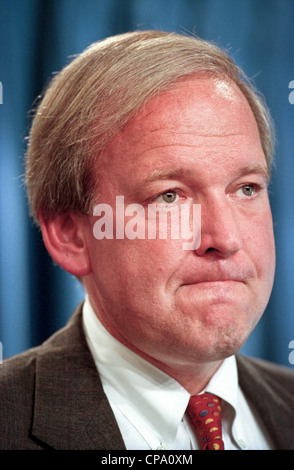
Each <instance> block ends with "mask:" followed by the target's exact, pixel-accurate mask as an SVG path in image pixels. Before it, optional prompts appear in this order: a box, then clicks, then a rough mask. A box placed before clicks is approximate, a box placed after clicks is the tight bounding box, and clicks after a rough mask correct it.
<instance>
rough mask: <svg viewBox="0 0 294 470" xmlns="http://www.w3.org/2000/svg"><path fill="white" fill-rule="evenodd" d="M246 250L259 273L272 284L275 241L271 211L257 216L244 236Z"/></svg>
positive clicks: (260, 276)
mask: <svg viewBox="0 0 294 470" xmlns="http://www.w3.org/2000/svg"><path fill="white" fill-rule="evenodd" d="M244 240H245V246H246V251H247V253H248V254H249V256H250V258H251V261H252V262H253V263H254V265H255V268H256V271H257V275H258V277H259V278H261V279H265V280H266V282H268V283H269V284H272V282H273V277H274V272H275V262H276V255H275V241H274V233H273V224H272V216H271V213H270V211H267V212H265V213H264V214H262V216H261V217H256V218H254V219H253V220H252V221H251V224H250V226H249V227H248V232H247V236H246V237H245V238H244Z"/></svg>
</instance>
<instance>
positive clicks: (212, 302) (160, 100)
mask: <svg viewBox="0 0 294 470" xmlns="http://www.w3.org/2000/svg"><path fill="white" fill-rule="evenodd" d="M99 181H100V196H99V199H98V201H97V202H98V203H100V204H102V203H105V204H108V205H110V206H112V208H113V214H114V234H115V230H116V224H115V204H116V196H123V197H124V204H125V207H127V206H128V205H130V204H134V203H135V204H140V205H141V206H143V207H144V208H146V214H147V206H148V205H149V204H151V205H155V206H158V205H159V206H161V205H165V206H167V205H169V204H171V203H172V204H173V205H178V206H179V207H180V205H182V204H186V205H187V204H188V205H189V207H190V208H191V207H192V205H193V204H201V213H202V216H201V244H200V246H199V247H198V248H197V249H195V250H185V249H183V240H181V239H172V238H171V237H168V239H148V237H145V238H144V239H134V240H132V239H129V238H127V237H124V238H123V239H102V240H97V239H96V238H95V237H94V235H93V227H94V224H95V222H96V221H97V217H95V216H93V215H91V216H88V219H87V225H86V227H87V228H86V234H87V235H86V236H87V243H88V250H89V255H90V258H91V269H92V272H91V274H90V275H89V276H87V277H86V278H85V285H86V288H87V291H88V293H89V297H90V301H91V303H92V306H93V308H94V310H95V312H96V314H97V316H98V317H99V318H100V320H101V321H102V323H103V324H104V326H105V327H106V328H107V329H108V330H109V331H110V333H111V334H112V335H113V336H115V337H116V338H117V339H119V340H120V341H122V342H123V343H124V344H126V345H127V346H128V347H130V348H131V349H134V350H135V351H137V352H138V353H139V354H141V355H143V356H144V357H147V359H149V360H150V359H151V360H152V361H154V360H155V361H159V363H162V364H165V365H167V366H169V365H170V366H171V367H172V365H183V366H184V365H185V364H193V363H194V364H196V363H203V362H210V361H219V360H221V359H223V358H224V357H227V356H229V355H231V354H233V353H235V352H236V351H237V350H239V349H240V347H241V346H242V345H243V343H244V342H245V340H246V339H247V337H248V335H249V334H250V332H251V331H252V329H253V328H254V326H255V325H256V323H257V321H258V320H259V318H260V316H261V315H262V313H263V311H264V309H265V307H266V304H267V302H268V299H269V296H270V292H271V288H272V283H273V277H274V265H275V250H274V238H273V230H272V218H271V211H270V206H269V200H268V194H267V165H266V160H265V156H264V153H263V151H262V148H261V143H260V138H259V134H258V130H257V126H256V122H255V119H254V117H253V114H252V112H251V110H250V108H249V105H248V103H247V101H246V100H245V98H244V97H243V95H242V94H241V92H240V91H239V89H238V88H237V87H236V86H233V85H228V84H227V83H226V82H223V81H216V80H212V79H209V78H201V79H197V80H191V81H185V82H182V83H179V84H178V85H177V86H176V87H174V88H173V89H172V90H170V91H169V92H166V93H165V94H163V95H161V96H159V97H157V98H155V99H153V100H151V101H150V102H149V103H148V104H147V106H146V107H145V108H144V110H143V111H142V112H141V113H140V114H139V115H138V116H137V117H136V118H135V119H134V120H133V121H132V122H131V123H130V124H129V125H128V126H127V127H126V128H125V129H124V130H123V131H122V132H121V133H120V134H119V135H118V136H117V137H116V138H115V140H114V141H113V142H112V144H111V146H110V147H109V149H108V151H107V156H106V157H105V159H104V164H103V166H102V168H101V171H100V173H99Z"/></svg>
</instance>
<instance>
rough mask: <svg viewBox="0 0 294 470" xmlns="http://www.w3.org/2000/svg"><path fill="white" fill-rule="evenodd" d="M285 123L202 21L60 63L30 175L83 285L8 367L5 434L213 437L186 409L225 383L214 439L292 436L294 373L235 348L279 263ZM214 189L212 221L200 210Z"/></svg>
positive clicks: (234, 444) (150, 442) (66, 439)
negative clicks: (273, 185)
mask: <svg viewBox="0 0 294 470" xmlns="http://www.w3.org/2000/svg"><path fill="white" fill-rule="evenodd" d="M271 132H272V129H271V123H270V118H269V115H268V112H267V110H266V107H265V105H264V104H263V102H262V101H261V99H260V98H259V97H258V95H257V94H256V93H255V92H254V90H253V89H252V87H251V86H250V85H249V84H248V82H247V81H246V79H245V77H243V74H242V73H241V71H240V70H239V69H238V68H237V67H236V65H235V64H234V63H233V62H232V61H231V59H230V58H229V57H227V55H226V54H225V53H223V52H222V51H220V50H219V49H218V48H217V47H215V46H213V45H211V44H209V43H207V42H205V41H202V40H199V39H196V38H190V37H184V36H179V35H174V34H168V33H163V32H156V31H150V32H148V31H146V32H138V33H130V34H125V35H122V36H117V37H114V38H110V39H106V40H105V41H102V42H101V43H97V44H94V45H93V46H91V47H90V48H89V49H88V50H86V51H85V52H84V53H83V54H81V55H80V56H79V57H77V58H76V59H75V60H74V61H73V62H72V63H71V64H69V65H68V66H67V67H66V68H65V69H64V70H63V71H62V72H61V73H60V74H59V75H58V76H57V77H56V78H55V79H54V81H53V83H52V84H51V86H50V88H49V89H48V90H47V92H46V94H45V96H44V98H43V100H42V101H41V103H40V105H39V107H38V110H37V113H36V116H35V119H34V123H33V126H32V130H31V134H30V142H29V148H28V155H27V174H26V175H27V185H28V193H29V198H30V202H31V207H32V214H33V216H34V217H35V220H36V221H37V223H38V224H39V225H40V227H41V230H42V234H43V239H44V243H45V245H46V247H47V249H48V251H49V253H50V254H51V256H52V258H53V259H54V260H55V262H57V263H58V264H59V265H60V266H62V267H63V268H64V269H65V270H67V271H68V272H70V273H72V274H73V275H75V276H76V277H77V278H79V279H80V280H81V282H82V283H83V285H84V287H85V290H86V299H85V302H84V303H83V305H81V306H80V307H78V309H77V311H76V312H75V314H74V316H73V318H72V319H71V321H70V322H69V324H68V325H67V326H66V327H65V328H64V329H63V330H62V331H60V332H57V333H56V334H55V335H54V336H53V337H52V338H50V339H49V340H48V341H47V342H46V343H44V344H43V345H41V346H40V347H38V348H36V349H33V350H32V351H28V352H26V353H24V354H22V355H20V356H18V357H15V358H12V359H10V360H8V361H6V363H5V364H4V365H3V366H2V367H1V400H2V401H1V405H2V406H1V423H2V430H1V448H4V449H50V448H57V449H152V450H155V449H201V448H205V446H207V445H208V441H209V438H208V437H203V435H202V434H201V433H202V431H201V432H200V433H199V432H198V431H197V429H196V427H195V426H196V425H197V423H194V419H193V414H195V413H196V411H195V410H194V411H190V407H189V408H188V410H189V411H188V412H187V411H186V410H187V407H188V404H190V403H191V401H190V397H191V396H196V395H199V394H201V392H205V393H206V392H208V393H209V394H213V395H203V394H202V398H203V397H205V398H207V400H208V401H207V402H206V403H208V406H207V407H206V408H207V409H206V410H205V411H204V412H203V411H201V412H200V413H198V412H197V413H198V415H199V416H201V415H202V414H204V415H205V414H207V413H208V412H209V411H212V413H213V415H212V416H213V417H212V418H209V419H207V420H206V421H211V422H213V421H212V420H214V418H216V417H217V420H218V425H217V426H219V424H220V416H219V415H220V408H217V407H216V403H220V402H221V409H222V436H221V435H218V436H216V439H215V440H214V441H213V443H212V444H211V446H212V448H214V449H218V448H222V446H221V445H220V442H223V443H224V448H225V449H278V448H279V449H293V448H294V441H293V437H292V435H293V431H294V424H293V411H292V409H293V408H292V405H293V404H294V374H293V373H292V372H291V371H288V370H286V369H283V368H281V367H278V366H274V365H271V364H268V363H266V362H263V361H259V360H253V359H249V358H244V357H241V356H239V355H238V354H237V352H238V351H239V349H240V348H241V347H242V345H243V344H244V342H245V341H246V339H247V338H248V336H249V335H250V333H251V332H252V330H253V329H254V327H255V325H256V323H257V322H258V320H259V319H260V317H261V315H262V313H263V312H264V310H265V307H266V305H267V303H268V299H269V296H270V293H271V289H272V284H273V278H274V269H275V249H274V237H273V229H272V217H271V211H270V205H269V199H268V193H267V184H268V180H269V176H270V166H271V161H272V151H273V145H272V134H271ZM117 202H119V203H120V205H118V204H117ZM199 206H201V227H200V226H199V224H195V223H194V222H195V221H194V220H191V218H190V217H189V218H187V214H189V215H191V214H194V215H195V213H196V212H194V208H195V207H196V208H197V207H199ZM109 208H111V213H110V217H109V213H108V209H109ZM183 208H186V209H187V208H188V212H186V213H185V214H186V216H185V215H183V213H184V212H181V210H182V209H183ZM157 211H158V212H159V215H160V213H161V212H164V211H166V212H169V213H170V215H172V214H177V215H178V214H181V217H180V222H181V224H182V225H185V224H186V229H187V228H189V229H191V227H192V232H190V233H192V238H193V239H194V242H195V243H193V244H192V245H191V244H190V245H188V247H187V246H186V245H184V242H187V237H184V236H183V233H182V232H179V233H178V236H172V230H173V229H174V225H173V223H174V222H175V220H176V219H173V218H172V217H171V220H172V222H171V224H170V225H169V226H167V227H166V232H165V234H166V236H162V237H161V236H158V231H159V228H161V227H159V225H160V219H155V220H157V223H155V228H156V230H157V232H156V234H155V236H148V235H150V233H149V232H148V230H147V229H146V227H148V223H149V218H150V219H151V218H152V217H151V214H152V213H154V212H155V213H156V212H157ZM106 213H108V217H106V215H105V214H106ZM135 213H136V214H135ZM103 214H104V215H103ZM111 216H112V217H111ZM122 216H123V218H122ZM98 217H99V218H98ZM103 217H104V218H103ZM132 217H133V218H132ZM101 220H102V221H103V224H102V223H101ZM134 220H135V222H134ZM166 220H167V219H166ZM99 221H100V222H99ZM198 222H199V220H198ZM130 223H133V226H132V227H133V229H132V231H131V232H130V231H129V232H127V226H128V224H130ZM97 224H98V225H97ZM99 224H100V225H99ZM102 225H103V227H102ZM135 226H136V227H135ZM128 227H129V226H128ZM142 228H143V229H142ZM127 233H129V235H130V233H131V234H132V236H126V234H127ZM153 235H154V234H153ZM200 235H201V237H200ZM214 395H216V398H214ZM210 397H211V399H210ZM198 399H199V398H198V397H197V398H196V401H197V400H198ZM213 400H215V401H213ZM218 400H220V402H219V401H218ZM189 406H190V405H189ZM209 406H211V410H209V409H208V408H209ZM199 416H198V418H199ZM194 425H195V426H194ZM216 429H217V427H213V428H212V432H215V430H216ZM217 439H218V440H217ZM203 441H204V447H202V446H203Z"/></svg>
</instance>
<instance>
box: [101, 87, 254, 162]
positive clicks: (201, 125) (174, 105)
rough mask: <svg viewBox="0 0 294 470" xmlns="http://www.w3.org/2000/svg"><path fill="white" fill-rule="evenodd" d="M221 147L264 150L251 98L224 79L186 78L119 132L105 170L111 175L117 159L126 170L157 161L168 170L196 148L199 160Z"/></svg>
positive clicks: (111, 147) (151, 103)
mask: <svg viewBox="0 0 294 470" xmlns="http://www.w3.org/2000/svg"><path fill="white" fill-rule="evenodd" d="M222 146H223V147H225V146H226V147H227V148H229V147H237V146H239V147H240V146H242V147H245V146H246V147H247V148H249V147H251V146H252V147H253V146H255V147H256V146H259V147H260V148H261V145H260V138H259V133H258V128H257V124H256V121H255V118H254V115H253V113H252V111H251V109H250V106H249V104H248V102H247V100H246V98H245V97H244V95H243V94H242V93H241V91H240V90H239V88H238V87H237V86H236V85H235V84H234V83H229V82H227V81H225V80H221V79H212V78H198V79H194V80H186V81H183V82H180V83H178V84H176V85H174V86H173V87H172V88H171V89H169V90H167V91H166V92H165V93H162V94H161V95H158V96H157V97H156V98H153V99H152V100H150V101H149V102H148V103H147V104H146V105H145V107H144V108H143V109H142V110H141V111H140V112H139V114H138V115H137V116H136V117H135V118H134V119H133V120H132V121H131V122H130V123H129V124H128V125H127V126H126V127H125V128H124V129H123V131H122V132H120V133H119V135H118V136H117V137H116V138H115V139H114V141H113V142H112V144H111V145H110V147H109V157H110V158H109V159H107V160H108V161H107V163H106V165H107V166H106V168H105V169H106V171H107V168H108V170H109V171H111V163H113V161H114V160H115V163H116V164H117V165H118V166H120V165H122V164H123V166H124V168H123V169H124V170H125V169H126V168H127V167H129V166H134V167H137V166H138V165H141V166H142V165H143V166H144V165H145V166H147V167H150V168H151V169H152V162H153V160H154V163H156V165H160V162H161V163H162V166H163V167H164V166H165V165H168V164H169V163H175V162H174V157H175V156H176V154H177V153H178V154H181V155H183V152H184V153H185V152H187V151H188V153H189V154H190V155H191V148H194V149H195V151H196V153H195V159H196V158H197V157H198V155H199V154H201V152H202V151H205V150H206V149H207V151H209V152H210V154H211V155H213V154H214V153H215V154H216V159H217V158H218V154H219V149H220V148H221V147H222ZM208 149H209V150H208ZM169 158H170V162H169ZM160 159H161V160H160Z"/></svg>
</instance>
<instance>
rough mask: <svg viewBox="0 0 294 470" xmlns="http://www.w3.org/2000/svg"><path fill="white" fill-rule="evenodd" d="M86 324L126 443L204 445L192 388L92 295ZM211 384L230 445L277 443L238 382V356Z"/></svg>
mask: <svg viewBox="0 0 294 470" xmlns="http://www.w3.org/2000/svg"><path fill="white" fill-rule="evenodd" d="M83 325H84V330H85V334H86V338H87V343H88V346H89V348H90V351H91V353H92V356H93V358H94V361H95V364H96V367H97V369H98V371H99V374H100V377H101V381H102V385H103V389H104V392H105V394H106V396H107V398H108V400H109V403H110V405H111V408H112V410H113V412H114V415H115V418H116V420H117V423H118V426H119V428H120V431H121V434H122V437H123V440H124V443H125V446H126V448H127V449H129V450H158V449H167V450H197V449H199V448H200V444H199V440H198V436H197V435H196V433H195V431H194V429H193V425H192V424H191V422H190V420H189V418H188V417H187V415H186V413H185V411H186V408H187V405H188V402H189V398H190V395H189V393H188V392H187V390H185V389H184V388H183V387H182V386H181V385H180V384H179V383H178V382H177V381H176V380H174V379H173V378H171V377H170V376H168V375H167V374H165V373H164V372H163V371H161V370H160V369H158V368H157V367H155V366H153V365H152V364H151V363H149V362H148V361H146V360H145V359H143V358H142V357H140V356H138V355H137V354H135V353H134V352H133V351H131V350H130V349H128V348H127V347H126V346H124V345H123V344H122V343H120V342H119V341H118V340H116V339H115V338H114V337H113V336H112V335H110V334H109V333H108V331H107V330H106V329H105V328H104V326H103V325H102V324H101V322H100V321H99V320H98V318H97V316H96V315H95V313H94V311H93V309H92V307H91V305H90V302H89V300H88V297H86V299H85V304H84V308H83ZM205 390H206V391H208V392H211V393H214V394H216V395H218V396H219V397H220V398H221V399H222V430H223V440H224V445H225V449H226V450H234V449H236V450H237V449H248V450H249V449H250V450H252V449H253V450H262V449H264V450H265V449H270V448H271V444H270V440H269V438H268V436H267V434H266V430H265V429H264V428H263V427H262V425H261V423H260V422H259V421H258V420H257V419H256V417H255V416H254V412H253V409H252V407H251V405H250V404H249V403H248V401H247V400H246V398H245V396H244V394H243V393H242V391H241V389H240V387H239V386H238V373H237V367H236V359H235V357H234V356H232V357H229V358H228V359H226V360H225V361H224V362H223V364H222V365H221V367H220V368H219V369H218V370H217V372H216V373H215V375H214V376H213V377H212V379H211V380H210V382H209V383H208V385H207V386H206V388H205Z"/></svg>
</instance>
